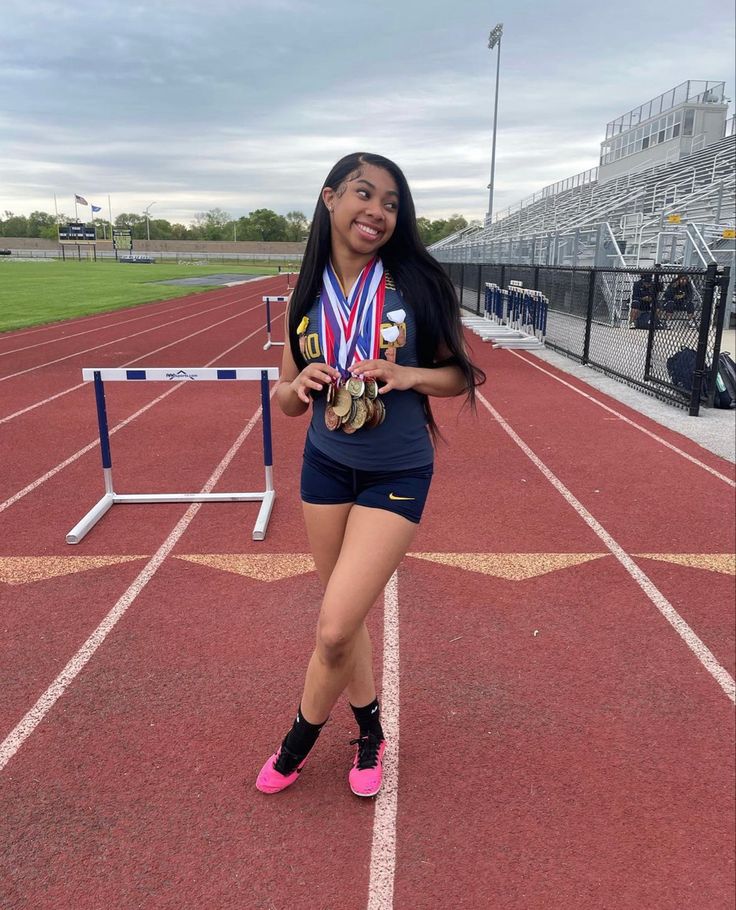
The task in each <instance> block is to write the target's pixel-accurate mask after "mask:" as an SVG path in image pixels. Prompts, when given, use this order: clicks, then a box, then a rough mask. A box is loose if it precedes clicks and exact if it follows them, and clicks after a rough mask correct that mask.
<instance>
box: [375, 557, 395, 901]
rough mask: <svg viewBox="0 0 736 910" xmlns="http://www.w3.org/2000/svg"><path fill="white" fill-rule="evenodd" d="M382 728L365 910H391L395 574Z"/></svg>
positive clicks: (388, 601)
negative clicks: (382, 750) (383, 747)
mask: <svg viewBox="0 0 736 910" xmlns="http://www.w3.org/2000/svg"><path fill="white" fill-rule="evenodd" d="M381 726H382V727H383V732H384V735H385V736H386V742H387V743H388V747H387V749H386V752H385V753H384V759H383V784H382V786H381V792H380V793H379V795H378V797H377V799H376V805H375V811H374V815H373V843H372V845H371V867H370V876H369V881H368V910H391V908H392V907H393V905H394V873H395V870H396V811H397V808H398V801H399V581H398V575H397V573H396V572H394V574H393V575H392V576H391V578H389V580H388V584H387V585H386V588H385V590H384V608H383V684H382V686H381Z"/></svg>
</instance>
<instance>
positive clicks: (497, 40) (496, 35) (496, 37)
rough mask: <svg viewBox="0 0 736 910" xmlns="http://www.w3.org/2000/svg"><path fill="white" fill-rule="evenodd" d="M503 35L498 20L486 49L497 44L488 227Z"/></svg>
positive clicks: (491, 214) (494, 165) (491, 198)
mask: <svg viewBox="0 0 736 910" xmlns="http://www.w3.org/2000/svg"><path fill="white" fill-rule="evenodd" d="M502 35H503V22H499V23H498V25H496V26H495V27H494V28H493V29H492V30H491V33H490V35H489V36H488V49H489V50H491V51H492V50H493V48H494V47H495V46H496V45H498V54H497V55H496V100H495V102H494V105H493V145H492V148H491V182H490V183H489V184H488V215H487V216H486V225H487V226H488V227H490V225H491V219H492V217H493V180H494V175H495V172H496V123H497V121H498V77H499V73H500V71H501V36H502Z"/></svg>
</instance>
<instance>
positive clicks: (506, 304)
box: [463, 281, 549, 350]
mask: <svg viewBox="0 0 736 910" xmlns="http://www.w3.org/2000/svg"><path fill="white" fill-rule="evenodd" d="M548 303H549V302H548V300H547V298H546V297H545V296H544V295H543V294H542V293H541V292H539V291H533V290H530V289H528V288H524V287H522V285H521V282H520V281H518V282H517V281H511V282H510V283H509V289H508V290H504V289H503V288H500V287H499V286H498V285H497V284H491V283H486V287H485V306H484V315H483V316H469V317H463V324H464V325H465V326H467V327H468V328H469V329H471V331H473V332H474V333H475V334H476V335H479V336H480V338H481V339H482V340H483V341H490V342H492V343H493V347H494V348H522V349H527V350H529V349H533V348H541V347H543V346H544V338H545V334H546V331H547V307H548Z"/></svg>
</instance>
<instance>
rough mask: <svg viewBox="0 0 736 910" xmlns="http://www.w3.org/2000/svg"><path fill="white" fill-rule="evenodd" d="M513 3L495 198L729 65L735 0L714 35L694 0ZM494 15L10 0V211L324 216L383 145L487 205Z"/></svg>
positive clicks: (415, 177) (566, 172)
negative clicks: (357, 164) (356, 167)
mask: <svg viewBox="0 0 736 910" xmlns="http://www.w3.org/2000/svg"><path fill="white" fill-rule="evenodd" d="M501 18H503V20H504V26H505V32H504V38H503V42H502V51H501V52H502V58H501V85H500V92H499V118H498V136H497V159H496V192H495V198H496V201H495V207H496V208H497V209H501V208H503V207H505V206H507V205H510V204H512V203H514V202H516V201H518V200H519V199H520V198H522V197H523V196H526V195H529V194H530V193H532V192H534V191H535V190H539V189H540V188H541V187H543V186H545V185H546V184H549V183H552V182H555V181H557V180H561V179H564V178H565V177H568V176H571V175H572V174H574V173H577V172H579V171H582V170H586V169H588V168H590V167H593V166H595V165H596V164H597V160H598V153H599V145H600V141H601V140H602V138H603V134H604V129H605V124H606V123H607V122H608V121H609V120H612V119H613V118H615V117H616V116H618V115H619V114H622V113H624V112H625V111H627V110H629V109H631V108H632V107H634V106H636V105H637V104H640V103H641V102H643V101H645V100H647V99H648V98H650V97H652V96H654V95H656V94H658V93H659V92H661V91H664V90H666V89H668V88H670V87H672V86H673V85H675V84H677V83H679V82H681V81H683V80H684V79H687V78H688V77H690V76H693V75H694V76H702V75H706V76H709V77H710V78H713V79H718V78H726V77H727V76H728V75H730V73H731V71H732V68H733V66H732V47H733V38H732V35H733V15H732V13H731V12H730V11H728V10H726V8H725V6H724V5H722V4H720V2H718V0H703V3H702V4H701V9H700V13H699V18H700V21H701V22H705V23H707V27H706V31H707V40H700V39H696V38H694V37H693V30H692V8H691V6H690V5H689V3H687V2H685V0H670V2H667V3H665V2H664V0H656V2H654V3H651V4H646V5H643V6H642V5H641V4H634V3H633V0H621V2H619V3H618V4H617V5H616V6H615V8H614V7H611V8H610V9H609V8H608V7H600V6H594V7H590V6H588V5H585V4H582V3H581V2H575V0H550V2H548V3H545V4H542V3H540V2H533V0H518V2H516V3H515V4H514V5H513V7H509V8H507V9H504V10H503V12H502V14H501ZM493 24H494V23H493V22H491V21H489V18H488V10H487V4H485V3H483V2H481V0H458V2H457V3H455V4H444V5H437V6H436V7H435V6H431V7H430V6H428V5H427V4H426V2H419V0H402V2H400V3H396V2H395V0H394V2H391V3H389V2H386V0H375V2H374V3H372V4H371V6H370V7H369V8H368V7H353V6H351V5H347V4H345V3H344V0H320V2H319V3H317V2H310V0H277V2H270V3H269V4H264V3H262V2H261V0H208V2H207V3H202V2H201V0H196V2H195V0H151V2H148V3H146V4H143V3H139V2H128V3H127V4H125V6H124V7H121V5H120V3H119V2H113V0H94V2H92V0H76V3H74V4H70V3H68V2H67V0H64V2H62V0H36V2H35V3H34V4H32V5H31V6H29V5H27V3H26V2H25V0H23V2H21V0H4V2H3V26H2V27H3V32H4V34H3V39H4V40H3V42H2V44H0V82H2V84H3V92H2V94H1V95H0V172H1V173H2V178H3V179H2V181H0V211H2V210H4V209H10V210H13V211H16V212H21V213H26V214H27V213H30V211H32V210H34V209H45V210H46V211H50V210H52V209H51V206H52V204H53V194H54V193H56V194H57V195H58V197H59V198H60V199H61V198H71V194H72V193H74V192H80V193H82V194H83V195H85V196H87V194H89V195H91V196H93V197H95V196H96V198H97V199H98V200H99V199H100V198H102V199H104V198H105V197H106V196H107V194H108V193H109V194H110V195H111V197H112V200H113V214H114V213H115V212H120V211H141V210H142V209H143V207H144V206H146V205H148V204H149V203H150V202H151V200H156V211H157V213H158V214H159V216H160V217H165V218H169V219H170V220H178V221H184V222H188V221H190V220H191V218H192V217H193V216H194V213H195V212H198V211H202V210H203V209H207V208H211V207H214V206H218V207H221V208H223V209H225V210H226V211H228V212H230V213H231V214H233V215H236V216H237V215H241V214H246V213H247V212H248V211H252V210H253V209H255V208H259V207H269V208H273V209H275V210H276V211H279V212H281V213H285V212H287V211H290V210H293V209H298V210H301V211H304V212H305V213H307V214H308V215H311V212H312V210H313V207H314V204H315V201H316V198H317V194H318V191H319V188H320V186H321V184H322V180H323V179H324V176H325V174H326V173H327V171H328V170H329V168H330V166H331V165H332V164H333V163H334V161H335V160H336V159H337V158H338V157H340V156H341V155H343V154H346V153H348V152H351V151H356V150H370V151H376V152H379V153H381V154H385V155H387V156H388V157H392V158H394V159H395V160H396V161H397V162H398V163H399V164H400V165H401V166H402V168H403V169H404V170H405V172H406V174H407V177H408V178H409V181H410V184H411V185H412V187H413V191H414V193H415V201H416V206H417V211H418V213H419V214H421V215H426V216H428V217H432V218H435V217H442V216H446V215H449V214H451V213H454V212H462V213H464V214H465V215H466V217H469V218H473V217H482V215H483V213H484V211H485V209H486V206H487V195H488V191H487V184H488V180H489V174H490V151H491V131H492V105H493V77H494V73H495V66H494V63H495V59H496V57H495V53H496V52H494V53H493V54H491V53H490V52H489V51H488V50H487V48H486V46H485V41H486V37H487V33H488V30H489V28H490V26H492V25H493ZM729 90H731V87H729Z"/></svg>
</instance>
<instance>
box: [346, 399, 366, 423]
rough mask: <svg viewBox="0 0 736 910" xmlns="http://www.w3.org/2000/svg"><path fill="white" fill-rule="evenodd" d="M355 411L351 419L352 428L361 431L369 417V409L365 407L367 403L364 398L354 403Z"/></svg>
mask: <svg viewBox="0 0 736 910" xmlns="http://www.w3.org/2000/svg"><path fill="white" fill-rule="evenodd" d="M353 410H354V413H353V415H352V417H351V418H350V426H353V427H355V429H356V430H359V429H360V428H361V427H362V426H363V425H364V424H365V420H366V417H367V416H368V409H367V408H366V406H365V401H364V400H363V399H362V398H356V399H355V401H354V402H353Z"/></svg>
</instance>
